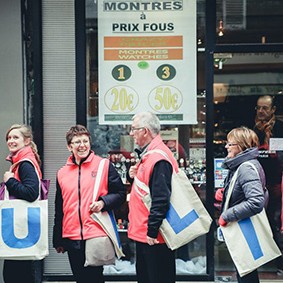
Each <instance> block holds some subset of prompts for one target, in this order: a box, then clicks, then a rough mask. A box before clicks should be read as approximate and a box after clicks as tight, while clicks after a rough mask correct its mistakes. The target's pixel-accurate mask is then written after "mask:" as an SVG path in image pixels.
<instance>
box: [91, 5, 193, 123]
mask: <svg viewBox="0 0 283 283" xmlns="http://www.w3.org/2000/svg"><path fill="white" fill-rule="evenodd" d="M97 3H98V40H99V123H100V124H119V123H120V124H121V123H123V124H130V123H131V118H132V116H133V115H134V114H135V113H138V112H141V111H151V112H154V113H156V114H157V115H158V117H159V118H160V120H161V122H162V124H196V123H197V117H196V0H189V1H187V0H186V1H184V0H179V1H165V0H160V1H150V0H132V1H129V0H128V1H119V0H118V1H117V0H116V1H110V0H104V1H102V0H99V1H97Z"/></svg>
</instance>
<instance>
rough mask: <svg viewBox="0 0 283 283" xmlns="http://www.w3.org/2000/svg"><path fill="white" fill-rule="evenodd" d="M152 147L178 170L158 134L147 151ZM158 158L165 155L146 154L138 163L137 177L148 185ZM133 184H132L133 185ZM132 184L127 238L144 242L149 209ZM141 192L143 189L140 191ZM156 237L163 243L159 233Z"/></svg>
mask: <svg viewBox="0 0 283 283" xmlns="http://www.w3.org/2000/svg"><path fill="white" fill-rule="evenodd" d="M153 149H161V150H162V151H164V152H165V153H166V154H167V155H168V156H169V158H170V160H171V164H172V165H173V169H174V170H175V171H178V164H177V161H176V160H175V159H174V157H173V154H172V152H171V151H170V149H168V147H167V146H166V145H165V144H164V143H163V141H162V139H161V137H160V135H158V136H157V137H155V138H154V139H153V140H152V141H151V143H150V144H149V146H148V148H147V151H150V150H153ZM160 160H167V159H166V157H164V156H163V155H161V154H160V153H151V154H147V155H145V156H144V157H143V158H142V162H141V163H140V164H139V167H138V172H137V176H136V177H137V178H138V179H139V180H140V181H141V182H143V183H145V184H146V185H147V186H149V181H150V177H151V174H152V171H153V168H154V166H155V164H156V163H157V162H158V161H160ZM134 185H135V184H133V186H134ZM133 186H132V190H131V195H130V201H129V228H128V236H129V238H131V239H133V240H135V241H138V242H142V243H146V242H147V231H148V217H149V211H148V209H147V208H146V207H145V205H144V203H143V201H142V198H141V196H140V195H139V194H138V193H137V192H136V191H135V189H134V187H133ZM140 192H143V191H140ZM157 239H158V241H159V242H160V243H164V239H163V238H162V236H161V234H160V233H158V236H157Z"/></svg>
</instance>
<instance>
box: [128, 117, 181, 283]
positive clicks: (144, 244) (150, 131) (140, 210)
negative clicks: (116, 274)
mask: <svg viewBox="0 0 283 283" xmlns="http://www.w3.org/2000/svg"><path fill="white" fill-rule="evenodd" d="M130 135H131V136H132V137H133V139H134V142H135V144H137V145H138V147H139V148H138V150H137V151H138V152H139V157H140V162H138V163H137V164H135V165H134V166H131V167H130V169H129V172H128V173H129V178H130V180H129V181H130V182H132V189H131V194H130V201H129V227H128V237H129V238H130V239H132V240H134V241H135V242H136V272H137V279H138V283H173V282H175V277H176V266H175V253H174V251H172V250H171V249H169V248H168V247H167V245H166V244H165V241H164V239H163V238H162V236H161V234H160V232H159V227H160V225H161V223H162V221H163V219H164V218H165V217H166V213H167V211H168V209H169V203H170V194H171V176H172V172H173V170H178V164H177V161H176V160H175V159H174V156H173V154H172V152H171V151H170V149H169V148H168V147H167V146H166V145H165V144H164V142H163V141H162V138H161V136H160V121H159V119H158V117H157V116H156V115H155V114H153V113H151V112H141V113H137V114H136V115H134V117H133V118H132V125H131V131H130ZM155 149H159V150H162V151H163V152H165V153H166V154H167V155H168V157H169V158H170V162H171V164H172V165H171V164H170V162H169V161H167V160H166V158H165V157H164V156H162V155H161V154H158V153H156V152H155V153H148V152H149V151H151V150H155ZM147 153H148V154H147ZM172 166H173V167H172ZM137 179H138V180H139V181H140V182H142V183H145V184H146V185H147V186H148V187H149V189H150V195H151V199H152V205H151V208H150V211H148V209H147V208H146V207H145V204H144V203H143V201H142V197H141V195H140V194H139V193H138V192H140V193H141V192H142V189H141V188H140V187H139V186H138V183H137ZM135 186H137V187H136V188H137V189H135Z"/></svg>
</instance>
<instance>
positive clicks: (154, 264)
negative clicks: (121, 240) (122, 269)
mask: <svg viewBox="0 0 283 283" xmlns="http://www.w3.org/2000/svg"><path fill="white" fill-rule="evenodd" d="M136 254H137V256H136V257H137V260H136V270H137V278H138V283H175V280H176V264H175V253H174V251H172V250H170V249H169V248H168V247H167V246H166V244H157V245H153V246H150V245H148V244H144V243H140V242H136Z"/></svg>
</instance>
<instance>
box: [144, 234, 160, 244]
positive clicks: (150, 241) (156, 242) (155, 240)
mask: <svg viewBox="0 0 283 283" xmlns="http://www.w3.org/2000/svg"><path fill="white" fill-rule="evenodd" d="M146 238H147V243H148V244H149V245H150V246H153V245H154V244H159V241H158V240H157V239H155V238H150V237H148V236H147V237H146Z"/></svg>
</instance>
